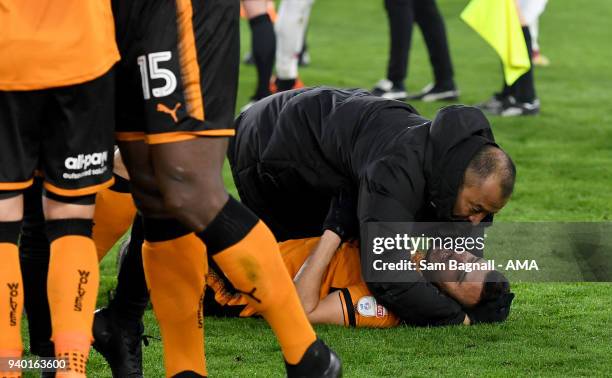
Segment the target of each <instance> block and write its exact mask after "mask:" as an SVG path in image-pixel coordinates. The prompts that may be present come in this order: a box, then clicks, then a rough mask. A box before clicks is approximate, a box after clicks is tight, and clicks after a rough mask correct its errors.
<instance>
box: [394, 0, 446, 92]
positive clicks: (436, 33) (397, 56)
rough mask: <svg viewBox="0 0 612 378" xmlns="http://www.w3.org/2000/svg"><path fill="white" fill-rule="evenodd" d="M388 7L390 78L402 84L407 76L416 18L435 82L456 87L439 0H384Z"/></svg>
mask: <svg viewBox="0 0 612 378" xmlns="http://www.w3.org/2000/svg"><path fill="white" fill-rule="evenodd" d="M385 9H386V11H387V18H388V19H389V30H390V34H391V48H390V56H389V64H388V66H387V78H388V79H389V80H390V81H392V82H393V83H396V84H403V82H404V80H405V79H406V76H407V73H408V56H409V52H410V44H411V41H412V29H413V24H414V22H415V21H416V23H417V24H418V25H419V27H420V28H421V31H422V33H423V38H424V39H425V44H426V45H427V51H428V53H429V60H430V62H431V66H432V68H433V73H434V79H435V84H436V85H437V86H440V87H443V88H450V87H454V81H453V64H452V62H451V57H450V52H449V49H448V39H447V37H446V28H445V26H444V20H443V18H442V15H441V14H440V11H439V10H438V6H437V5H436V1H435V0H385Z"/></svg>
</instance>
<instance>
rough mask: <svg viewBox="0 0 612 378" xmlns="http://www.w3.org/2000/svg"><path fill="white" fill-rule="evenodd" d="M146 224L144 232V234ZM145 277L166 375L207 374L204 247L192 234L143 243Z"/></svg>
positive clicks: (206, 267) (205, 263)
mask: <svg viewBox="0 0 612 378" xmlns="http://www.w3.org/2000/svg"><path fill="white" fill-rule="evenodd" d="M146 227H147V226H146V223H145V232H147V231H146ZM142 260H143V265H144V271H145V277H146V279H147V285H148V287H149V292H150V295H151V302H152V304H153V311H154V312H155V316H156V317H157V321H158V322H159V328H160V331H161V336H162V342H163V345H164V365H165V368H166V376H168V377H172V376H174V375H176V374H178V373H180V372H183V371H192V372H194V373H197V374H200V375H202V376H206V375H207V370H206V358H205V354H204V318H203V307H202V306H203V299H204V298H203V296H204V282H205V275H206V272H207V270H208V264H207V262H206V248H205V247H204V244H203V243H202V241H201V240H200V239H198V238H197V237H196V236H195V235H194V234H193V233H190V234H188V235H185V236H181V237H178V238H176V239H172V240H167V241H155V242H151V241H145V242H144V244H143V247H142Z"/></svg>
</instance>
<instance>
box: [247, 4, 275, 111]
mask: <svg viewBox="0 0 612 378" xmlns="http://www.w3.org/2000/svg"><path fill="white" fill-rule="evenodd" d="M249 25H250V26H251V40H252V45H253V58H254V60H255V66H256V67H257V89H256V91H255V96H254V97H255V98H256V99H260V98H263V97H266V96H268V95H269V94H270V77H271V76H272V69H273V67H274V58H275V53H276V34H275V33H274V26H273V25H272V20H270V16H269V15H268V14H267V13H266V14H262V15H261V16H257V17H254V18H252V19H250V20H249Z"/></svg>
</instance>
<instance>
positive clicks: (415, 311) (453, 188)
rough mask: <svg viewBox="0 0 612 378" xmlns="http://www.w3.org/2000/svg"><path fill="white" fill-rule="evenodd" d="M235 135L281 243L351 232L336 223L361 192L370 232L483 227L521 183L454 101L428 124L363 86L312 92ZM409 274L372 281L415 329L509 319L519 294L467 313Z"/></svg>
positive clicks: (286, 96) (250, 181)
mask: <svg viewBox="0 0 612 378" xmlns="http://www.w3.org/2000/svg"><path fill="white" fill-rule="evenodd" d="M236 130H237V136H236V138H235V139H234V140H233V142H232V143H231V145H230V148H229V152H228V155H229V159H230V164H231V167H232V173H233V175H234V180H235V183H236V187H237V189H238V192H239V194H240V196H241V198H242V201H243V202H244V203H245V204H246V205H247V206H248V207H249V208H251V209H252V210H253V211H254V212H255V213H256V214H257V215H258V216H260V217H261V219H262V220H264V221H265V222H266V224H268V225H269V227H270V228H271V230H272V231H273V233H274V235H275V236H276V238H277V239H278V240H279V241H283V240H288V239H298V238H305V237H312V236H318V235H320V234H321V233H322V230H325V229H331V230H332V231H334V232H336V233H337V234H338V235H339V236H340V237H341V238H343V239H346V238H348V237H350V236H351V235H350V231H349V230H347V228H350V227H347V224H348V223H350V222H342V221H339V219H338V218H343V216H338V215H337V214H339V213H342V209H338V208H335V207H334V206H336V207H337V206H338V204H339V203H341V202H343V201H339V200H338V198H340V197H341V196H345V197H346V196H348V197H349V198H358V202H357V205H356V209H357V210H356V214H355V217H356V219H357V220H358V222H359V225H360V226H361V231H362V235H361V237H362V238H363V236H364V235H363V230H364V227H365V224H366V223H367V222H428V221H429V222H432V221H469V222H471V223H472V224H474V225H476V224H478V223H480V222H481V221H482V220H483V219H484V220H490V219H492V214H494V213H496V212H498V211H499V210H500V209H501V208H502V207H503V206H504V205H505V204H506V202H507V201H508V199H509V197H510V195H511V193H512V190H513V186H514V179H515V168H514V164H513V163H512V160H511V159H510V157H509V156H508V155H507V154H506V153H505V152H504V151H503V150H501V148H499V147H498V146H497V144H495V140H494V138H493V134H492V131H491V128H490V125H489V122H488V121H487V119H486V118H485V116H484V115H483V114H482V112H481V111H480V110H478V109H476V108H473V107H467V106H449V107H446V108H444V109H442V110H441V111H440V112H439V113H438V115H437V116H436V118H435V119H434V120H433V121H430V120H428V119H426V118H423V117H421V116H420V115H419V114H418V113H417V112H416V110H415V109H414V108H412V107H411V106H410V105H407V104H405V103H403V102H399V101H393V100H386V99H382V98H378V97H375V96H373V95H371V94H370V93H368V92H366V91H363V90H356V89H352V90H339V89H333V88H325V87H321V88H307V89H298V90H293V91H289V92H284V93H280V94H277V95H274V96H271V97H268V98H266V99H264V100H262V101H260V102H258V103H256V104H255V105H254V106H253V107H252V108H250V109H249V110H247V111H246V112H244V113H242V114H241V115H240V116H239V117H238V119H237V120H236ZM341 193H342V194H341ZM332 200H333V201H332ZM345 202H346V201H345ZM330 203H332V207H331V208H330ZM347 208H350V206H348V207H347ZM485 218H488V219H485ZM361 246H362V259H363V257H364V256H363V255H364V253H365V252H364V243H362V244H361ZM362 273H363V272H362ZM412 273H414V272H412ZM407 274H410V273H407ZM415 274H416V273H415ZM364 278H365V279H366V281H367V280H368V278H367V277H366V276H365V275H364ZM409 281H411V282H407V283H380V282H374V281H368V282H367V284H368V287H369V288H370V290H371V291H372V292H373V293H374V295H375V296H376V297H377V299H378V300H379V301H380V302H381V304H383V305H384V306H386V307H387V308H388V309H389V310H390V311H392V312H394V313H395V314H396V315H398V316H399V317H400V318H401V319H402V320H403V321H404V322H406V323H408V324H413V325H448V324H460V323H470V322H471V323H475V322H486V321H501V320H504V319H505V318H506V317H507V315H508V313H509V307H510V303H511V300H512V297H513V295H512V294H511V293H502V294H500V297H499V298H495V300H494V301H492V302H493V303H483V304H482V306H481V307H479V308H477V309H475V310H474V309H472V310H470V311H471V312H469V313H466V312H465V311H464V309H462V307H461V306H460V305H459V304H458V303H457V302H455V301H454V300H453V299H451V298H449V297H447V296H445V295H443V294H442V293H440V292H439V290H438V289H437V288H436V287H435V286H433V285H432V284H430V283H428V282H426V280H425V279H423V278H418V277H414V279H410V280H409Z"/></svg>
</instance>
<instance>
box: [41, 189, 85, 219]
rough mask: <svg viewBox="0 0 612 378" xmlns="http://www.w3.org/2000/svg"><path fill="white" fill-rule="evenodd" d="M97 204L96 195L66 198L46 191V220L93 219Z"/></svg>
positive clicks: (44, 199) (44, 196)
mask: <svg viewBox="0 0 612 378" xmlns="http://www.w3.org/2000/svg"><path fill="white" fill-rule="evenodd" d="M95 203H96V195H95V194H87V195H84V196H64V195H59V194H56V193H53V192H49V191H45V193H44V195H43V208H44V213H45V219H47V220H50V219H73V218H74V219H92V218H93V215H94V208H95Z"/></svg>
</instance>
